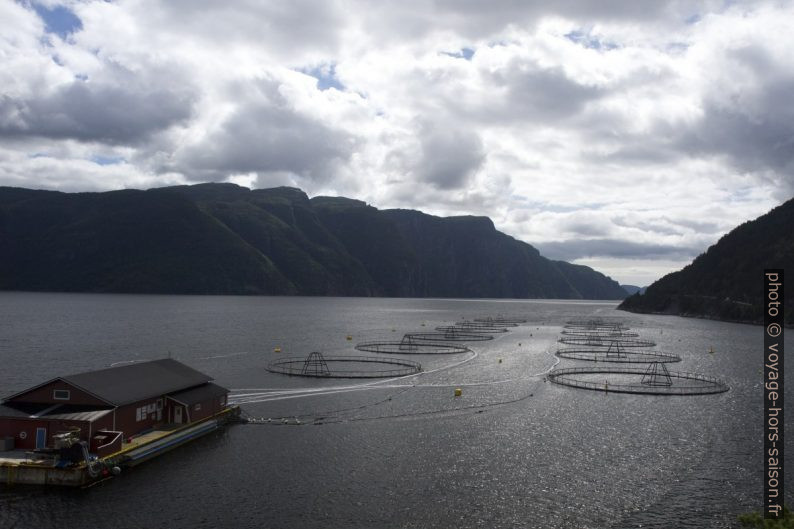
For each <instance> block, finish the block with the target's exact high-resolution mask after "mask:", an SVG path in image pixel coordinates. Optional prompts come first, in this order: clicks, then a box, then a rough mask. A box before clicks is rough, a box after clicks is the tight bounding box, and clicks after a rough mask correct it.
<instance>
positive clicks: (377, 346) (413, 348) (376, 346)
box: [356, 341, 471, 355]
mask: <svg viewBox="0 0 794 529" xmlns="http://www.w3.org/2000/svg"><path fill="white" fill-rule="evenodd" d="M356 349H357V350H359V351H365V352H368V353H385V354H402V355H405V354H415V355H424V354H460V353H468V352H470V351H471V349H469V348H468V347H466V346H464V345H457V344H452V343H444V342H417V341H413V342H409V343H406V342H405V341H402V342H362V343H359V344H357V345H356Z"/></svg>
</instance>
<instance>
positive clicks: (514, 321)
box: [474, 316, 527, 327]
mask: <svg viewBox="0 0 794 529" xmlns="http://www.w3.org/2000/svg"><path fill="white" fill-rule="evenodd" d="M474 321H475V322H477V323H490V324H494V325H506V326H508V327H518V326H519V325H521V324H523V323H526V322H527V320H524V319H521V318H507V317H505V318H502V317H498V316H497V317H495V318H492V317H486V318H474Z"/></svg>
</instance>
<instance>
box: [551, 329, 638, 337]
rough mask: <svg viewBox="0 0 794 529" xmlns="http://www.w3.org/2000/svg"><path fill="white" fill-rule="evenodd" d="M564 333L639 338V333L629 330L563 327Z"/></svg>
mask: <svg viewBox="0 0 794 529" xmlns="http://www.w3.org/2000/svg"><path fill="white" fill-rule="evenodd" d="M562 334H564V335H566V336H588V337H593V338H637V337H639V334H637V333H636V332H629V331H610V330H603V331H591V330H587V329H563V330H562Z"/></svg>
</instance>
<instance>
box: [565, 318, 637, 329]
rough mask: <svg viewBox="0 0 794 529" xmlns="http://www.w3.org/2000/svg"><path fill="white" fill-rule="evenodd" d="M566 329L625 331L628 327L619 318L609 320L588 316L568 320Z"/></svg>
mask: <svg viewBox="0 0 794 529" xmlns="http://www.w3.org/2000/svg"><path fill="white" fill-rule="evenodd" d="M565 328H566V329H583V330H588V331H627V330H629V328H628V327H627V326H626V325H624V324H623V322H622V321H620V320H609V319H603V318H589V319H580V320H568V321H567V322H565Z"/></svg>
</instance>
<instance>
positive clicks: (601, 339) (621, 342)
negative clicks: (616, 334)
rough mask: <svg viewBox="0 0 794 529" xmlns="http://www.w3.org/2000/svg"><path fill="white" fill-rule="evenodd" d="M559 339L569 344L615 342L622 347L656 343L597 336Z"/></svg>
mask: <svg viewBox="0 0 794 529" xmlns="http://www.w3.org/2000/svg"><path fill="white" fill-rule="evenodd" d="M557 341H558V342H560V343H564V344H567V345H590V346H594V347H609V346H611V345H614V344H619V345H620V346H621V347H653V346H655V345H656V342H652V341H650V340H642V339H639V338H612V337H596V336H563V337H562V338H560V339H559V340H557Z"/></svg>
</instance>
